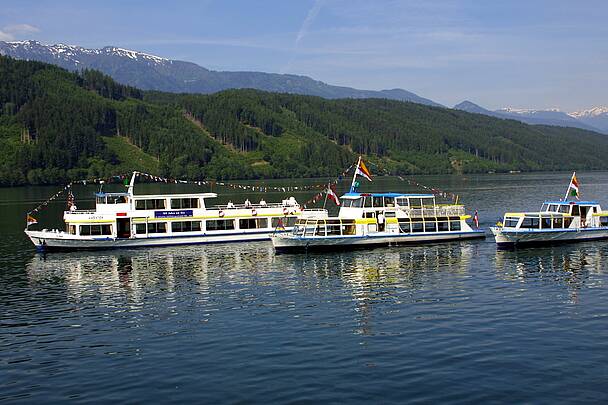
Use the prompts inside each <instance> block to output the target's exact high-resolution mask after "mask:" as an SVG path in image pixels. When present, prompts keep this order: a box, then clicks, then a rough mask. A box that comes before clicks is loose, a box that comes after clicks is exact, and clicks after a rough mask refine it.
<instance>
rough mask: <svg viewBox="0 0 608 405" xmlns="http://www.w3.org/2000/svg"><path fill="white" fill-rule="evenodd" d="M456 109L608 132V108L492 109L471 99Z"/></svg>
mask: <svg viewBox="0 0 608 405" xmlns="http://www.w3.org/2000/svg"><path fill="white" fill-rule="evenodd" d="M454 109H457V110H462V111H466V112H471V113H476V114H484V115H488V116H491V117H497V118H503V119H513V120H517V121H521V122H524V123H526V124H532V125H553V126H560V127H573V128H581V129H586V130H589V131H596V132H602V133H604V134H608V109H605V110H603V109H597V108H595V109H592V110H588V111H593V112H576V113H569V114H568V113H565V112H562V111H560V110H559V109H556V108H554V109H550V110H534V109H521V108H511V107H505V108H501V109H499V110H495V111H491V110H488V109H486V108H483V107H481V106H479V105H477V104H475V103H473V102H471V101H468V100H466V101H463V102H462V103H459V104H456V105H455V106H454Z"/></svg>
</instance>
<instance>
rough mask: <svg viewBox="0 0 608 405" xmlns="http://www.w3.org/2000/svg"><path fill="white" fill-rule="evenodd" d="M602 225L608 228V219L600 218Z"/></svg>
mask: <svg viewBox="0 0 608 405" xmlns="http://www.w3.org/2000/svg"><path fill="white" fill-rule="evenodd" d="M600 225H601V226H608V217H600Z"/></svg>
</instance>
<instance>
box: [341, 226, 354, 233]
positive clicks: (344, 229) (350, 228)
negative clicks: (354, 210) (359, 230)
mask: <svg viewBox="0 0 608 405" xmlns="http://www.w3.org/2000/svg"><path fill="white" fill-rule="evenodd" d="M355 232H356V227H355V224H344V225H342V235H354V234H355Z"/></svg>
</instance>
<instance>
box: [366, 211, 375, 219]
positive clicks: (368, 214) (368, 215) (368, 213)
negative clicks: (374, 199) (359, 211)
mask: <svg viewBox="0 0 608 405" xmlns="http://www.w3.org/2000/svg"><path fill="white" fill-rule="evenodd" d="M363 217H364V218H375V217H376V213H375V212H366V213H365V215H364V216H363Z"/></svg>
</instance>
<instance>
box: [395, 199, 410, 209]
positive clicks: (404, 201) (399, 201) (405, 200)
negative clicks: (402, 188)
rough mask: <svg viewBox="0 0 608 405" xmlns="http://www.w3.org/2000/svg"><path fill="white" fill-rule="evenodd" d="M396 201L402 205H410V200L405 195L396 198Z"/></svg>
mask: <svg viewBox="0 0 608 405" xmlns="http://www.w3.org/2000/svg"><path fill="white" fill-rule="evenodd" d="M395 201H396V202H397V204H398V205H399V206H400V207H409V206H410V204H409V202H408V201H407V198H405V197H401V198H396V199H395Z"/></svg>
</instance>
